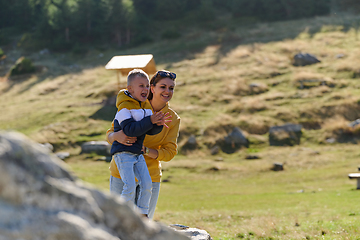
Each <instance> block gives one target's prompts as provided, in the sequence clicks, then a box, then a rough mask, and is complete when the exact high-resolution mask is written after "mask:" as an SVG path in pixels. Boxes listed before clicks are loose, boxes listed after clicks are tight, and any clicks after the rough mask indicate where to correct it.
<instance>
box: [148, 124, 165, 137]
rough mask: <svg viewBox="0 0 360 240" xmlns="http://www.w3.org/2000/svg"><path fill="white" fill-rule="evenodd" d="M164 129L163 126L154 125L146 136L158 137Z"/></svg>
mask: <svg viewBox="0 0 360 240" xmlns="http://www.w3.org/2000/svg"><path fill="white" fill-rule="evenodd" d="M163 127H164V126H163V125H160V126H158V125H156V124H154V126H153V128H152V129H150V130H149V131H148V132H147V133H146V134H147V135H156V134H158V133H160V132H161V131H162V129H163Z"/></svg>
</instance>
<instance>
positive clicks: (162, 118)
mask: <svg viewBox="0 0 360 240" xmlns="http://www.w3.org/2000/svg"><path fill="white" fill-rule="evenodd" d="M150 120H151V122H152V123H153V124H157V125H158V126H160V125H164V127H167V128H169V127H168V126H167V125H166V123H168V122H171V121H172V120H171V115H169V113H168V112H167V113H165V114H164V113H162V112H154V114H153V115H151V116H150Z"/></svg>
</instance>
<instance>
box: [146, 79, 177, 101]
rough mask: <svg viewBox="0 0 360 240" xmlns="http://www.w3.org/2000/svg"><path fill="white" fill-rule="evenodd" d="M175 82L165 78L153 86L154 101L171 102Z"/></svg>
mask: <svg viewBox="0 0 360 240" xmlns="http://www.w3.org/2000/svg"><path fill="white" fill-rule="evenodd" d="M174 88H175V81H174V80H172V79H170V78H163V79H161V80H160V81H158V82H157V83H156V85H155V86H153V85H152V86H151V92H152V93H153V99H157V100H161V101H163V102H168V101H170V100H171V98H172V96H173V94H174Z"/></svg>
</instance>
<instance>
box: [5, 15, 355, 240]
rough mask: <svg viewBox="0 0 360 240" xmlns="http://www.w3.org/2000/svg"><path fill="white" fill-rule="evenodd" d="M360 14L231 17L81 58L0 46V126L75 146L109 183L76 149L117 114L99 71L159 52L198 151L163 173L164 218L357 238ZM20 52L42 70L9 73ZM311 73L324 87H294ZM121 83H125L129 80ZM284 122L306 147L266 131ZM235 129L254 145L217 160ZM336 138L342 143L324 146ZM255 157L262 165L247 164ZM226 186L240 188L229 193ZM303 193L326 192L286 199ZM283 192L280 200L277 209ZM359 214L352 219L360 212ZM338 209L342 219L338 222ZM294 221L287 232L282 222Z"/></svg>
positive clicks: (252, 230) (233, 231)
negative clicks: (280, 166) (278, 168)
mask: <svg viewBox="0 0 360 240" xmlns="http://www.w3.org/2000/svg"><path fill="white" fill-rule="evenodd" d="M359 21H360V17H354V16H348V15H340V16H332V17H318V18H313V19H303V20H296V21H288V22H273V23H263V24H256V25H251V26H250V25H249V26H246V27H237V26H236V23H234V22H231V23H229V26H228V27H220V28H218V29H217V30H214V31H210V32H208V31H203V30H201V29H197V28H196V27H193V28H192V29H189V30H188V31H186V33H184V34H183V35H182V36H181V37H179V38H178V39H176V40H171V41H170V40H169V41H161V42H156V43H151V44H148V45H143V46H141V47H137V48H134V49H127V50H104V51H101V50H99V49H89V51H88V53H87V54H86V55H73V54H68V53H52V52H50V53H43V54H41V53H39V52H37V53H25V52H21V49H17V48H14V47H13V46H12V45H11V46H0V47H1V48H2V49H3V50H4V52H5V53H6V55H7V58H6V59H5V60H3V62H4V63H3V64H2V65H1V66H0V72H1V73H2V77H3V78H2V80H1V82H0V109H1V111H2V114H1V115H0V129H5V130H16V131H20V132H22V133H24V134H26V135H28V136H29V137H31V138H32V139H34V140H36V141H39V142H50V143H51V144H53V145H54V146H55V150H56V151H69V152H70V153H71V154H72V157H71V158H70V159H68V160H67V162H68V163H69V164H70V165H71V166H72V167H73V169H74V171H75V172H76V173H77V174H78V175H79V176H80V177H81V178H83V179H84V180H86V181H89V182H92V183H94V184H96V185H97V186H99V187H101V188H104V189H106V188H107V184H108V182H107V181H108V180H107V174H108V172H107V171H108V170H107V165H106V166H104V165H100V164H103V163H98V162H95V161H92V160H96V159H97V157H96V156H82V155H79V152H80V147H79V146H80V145H81V143H83V142H85V141H90V140H104V139H105V132H106V130H107V128H108V127H109V126H110V124H111V120H112V117H113V115H114V112H115V108H114V106H113V105H111V104H109V103H111V101H110V99H111V97H113V96H114V95H115V94H116V92H117V85H116V84H117V82H116V75H115V73H114V72H111V71H107V70H105V69H104V66H105V64H106V63H107V62H108V61H109V60H110V58H111V57H112V56H114V55H126V54H143V53H152V54H153V55H154V58H155V62H156V63H157V67H158V69H167V70H171V71H173V72H175V73H176V74H177V76H178V77H177V80H176V81H177V86H176V90H175V94H174V97H173V99H172V101H171V106H172V108H173V109H174V110H175V111H177V113H178V114H179V115H180V116H181V119H182V122H181V131H180V138H179V145H180V147H181V146H182V145H183V144H184V143H185V141H186V140H187V137H188V136H190V135H191V134H193V135H195V136H196V139H197V141H198V143H199V148H198V149H197V150H195V151H192V152H184V151H181V152H180V154H179V155H178V156H177V157H176V158H175V159H174V160H173V161H171V162H170V163H169V164H164V169H165V172H164V179H169V180H170V179H171V180H170V184H172V185H169V184H168V185H166V184H164V185H163V188H162V193H161V194H160V195H161V198H162V199H160V200H159V211H158V219H161V221H164V222H168V223H174V222H179V221H182V222H181V223H184V224H191V225H196V226H198V227H201V228H204V229H207V230H209V231H210V232H211V233H212V235H213V236H215V237H217V238H219V239H232V238H231V237H234V236H237V237H236V238H245V237H254V238H255V237H256V238H261V236H264V237H268V239H270V237H277V238H281V239H289V236H291V237H290V238H291V239H300V238H302V237H306V236H309V237H311V239H312V237H315V238H316V236H318V235H319V234H321V231H324V232H325V233H326V234H327V236H329V237H330V238H329V239H333V238H331V236H337V235H336V234H337V233H335V232H337V231H339V236H340V237H350V239H352V238H351V237H353V236H356V233H357V230H355V228H354V224H352V223H351V224H350V223H348V222H347V218H348V217H349V213H351V211H352V210H351V209H353V208H354V207H355V206H356V203H355V199H356V197H357V196H356V191H349V190H351V189H353V188H354V186H355V182H346V180H347V178H346V177H347V175H346V174H347V173H348V172H349V171H355V170H356V167H357V164H358V163H357V162H358V155H359V154H358V153H357V151H356V149H357V145H355V144H356V143H357V136H358V135H357V134H358V133H357V130H351V129H349V128H348V123H350V122H351V121H354V120H356V119H358V118H360V105H359V103H360V82H359V77H360V70H359V69H360V68H359V63H360V61H359V57H358V56H359V53H360V40H359V34H358V29H357V28H354V27H353V26H355V27H356V26H357V25H355V23H357V22H359ZM299 52H304V53H311V54H313V55H315V56H316V57H317V58H318V59H319V60H320V61H321V62H320V63H317V64H314V65H309V66H304V67H295V66H293V65H292V63H291V61H292V57H293V56H294V55H295V54H297V53H299ZM23 54H25V55H27V56H28V57H29V58H31V59H33V60H34V62H35V65H37V66H38V68H39V69H42V70H41V71H39V72H37V73H36V74H32V75H27V76H20V77H14V78H12V79H6V78H5V77H4V75H5V72H6V71H7V69H9V67H10V65H11V64H12V63H13V62H14V60H16V59H17V58H18V57H20V56H21V55H23ZM314 79H315V80H318V81H315V82H316V83H318V82H319V83H320V82H324V84H315V85H314V86H313V85H312V86H306V87H304V88H300V87H299V82H301V81H304V80H305V81H306V80H314ZM121 80H122V81H123V83H124V81H125V77H122V79H121ZM252 84H256V86H257V88H256V89H255V90H254V89H253V88H251V87H250V85H252ZM288 122H291V123H299V124H302V126H303V138H302V139H301V145H300V146H296V147H293V148H291V147H270V146H269V144H268V130H269V128H270V127H271V126H274V125H282V124H284V123H288ZM235 126H236V127H239V128H241V129H242V130H244V131H245V132H246V133H247V134H248V137H249V139H250V147H249V148H248V149H241V150H239V151H238V152H236V153H234V154H225V153H222V152H221V153H219V154H218V155H215V156H212V155H210V148H211V147H212V146H214V145H215V142H216V140H218V139H220V138H223V137H224V136H225V135H226V134H228V133H229V131H231V129H232V128H233V127H235ZM344 133H345V134H344ZM329 138H334V139H335V140H336V142H335V143H333V144H331V143H328V142H327V141H326V140H327V139H329ZM354 143H355V144H354ZM248 153H256V154H258V155H259V156H260V157H261V160H259V161H254V162H251V161H243V159H244V157H245V155H246V154H248ZM239 159H241V160H242V161H240V160H239ZM84 161H86V165H87V166H83V165H84V164H83V162H84ZM275 161H277V162H282V163H286V165H285V166H286V169H287V171H284V173H280V175H276V173H273V172H271V171H269V167H270V166H271V164H272V163H273V162H275ZM214 169H215V170H214ZM323 169H326V172H325V171H324V172H321V170H323ZM217 170H218V173H214V171H215V172H216V171H217ZM90 172H91V173H90ZM229 178H230V179H231V178H232V179H237V181H240V182H234V181H230V182H229ZM300 179H301V180H302V181H299V180H300ZM191 180H193V181H191ZM199 180H203V181H199ZM213 181H215V182H216V183H215V184H214V185H212V184H211V183H210V182H213ZM194 182H197V184H198V185H196V186H194V185H193V184H194ZM276 182H277V185H276V186H275V185H274V184H275V183H276ZM221 184H224V185H226V186H228V188H227V189H232V190H233V192H232V193H230V194H229V193H227V192H226V191H225V190H226V189H223V187H222V186H224V185H221ZM267 184H269V185H267ZM189 186H192V188H189ZM212 188H213V190H214V191H217V192H216V193H214V192H211V189H212ZM324 188H326V190H325V191H322V192H321V190H318V189H324ZM199 189H206V191H205V192H202V196H198V195H197V192H196V191H199ZM299 189H305V192H306V194H310V192H312V191H313V192H317V193H319V194H317V195H316V196H315V197H314V196H309V195H306V196H305V195H302V196H301V197H300V196H299V198H300V199H298V198H297V197H296V196H295V195H292V196H290V195H289V194H288V193H289V192H296V191H297V190H299ZM179 191H180V192H181V193H179ZM284 191H285V192H286V193H285V192H284ZM339 191H341V194H344V195H346V196H347V201H348V208H346V209H344V206H343V205H342V203H341V202H340V201H338V200H336V199H337V198H336V196H335V195H336V193H338V192H339ZM320 192H321V193H320ZM174 193H175V194H174ZM178 193H179V195H178ZM237 194H239V195H237ZM235 195H236V196H235ZM189 196H192V197H193V198H192V199H191V201H190V200H188V199H189ZM206 196H208V197H206ZM297 196H298V195H297ZM312 197H314V198H316V201H317V202H316V203H315V202H312V200H311V198H312ZM176 198H178V199H176ZM180 199H187V200H188V203H182V202H179V201H181V200H180ZM262 199H263V200H262ZM276 199H282V200H283V201H284V202H283V205H282V206H281V204H280V203H277V202H272V204H273V205H272V204H271V201H275V200H276ZM330 200H331V201H332V202H331V203H330V202H327V201H330ZM234 201H235V202H238V201H239V202H240V206H239V205H236V204H234ZM199 202H201V203H202V204H199ZM269 202H270V204H269ZM298 202H301V203H300V205H297V206H298V207H297V208H295V209H292V207H293V206H294V205H296V204H298ZM172 203H173V204H172ZM216 203H219V204H216ZM306 204H313V206H311V207H310V206H309V205H306ZM324 205H326V206H328V207H329V208H331V209H332V210H331V211H328V212H327V214H322V210H321V209H322V207H323V206H324ZM224 206H226V207H224ZM272 207H274V209H275V210H274V212H272V211H270V210H269V209H270V208H272ZM312 207H314V208H312ZM194 209H202V212H201V213H200V214H201V215H200V214H199V213H197V214H195V215H194ZM238 209H241V210H238ZM334 209H339V211H338V212H336V210H334ZM293 211H294V213H293V214H291V213H292V212H293ZM354 211H356V212H355V213H354V215H351V216H354V218H353V219H354V220H355V218H357V219H358V216H359V211H358V210H357V209H355V210H354ZM269 212H271V213H269ZM267 214H269V216H266V215H267ZM306 214H308V215H306ZM339 215H340V217H339ZM194 216H195V220H194V219H193V218H194ZM229 216H230V218H231V221H230V220H229ZM341 216H346V218H345V220H344V221H343V222H342V221H341ZM196 219H197V220H196ZM319 219H321V221H322V222H321V223H323V224H320V223H319V222H318V221H320V220H319ZM334 219H337V220H339V219H340V220H339V221H340V223H339V226H336V227H334V226H330V225H331V221H335V220H334ZM289 221H290V222H291V227H290V226H287V225H286V224H287V223H286V222H289ZM300 221H302V223H303V224H302V225H301V223H299V225H301V227H300V228H297V231H298V232H297V233H294V226H295V225H296V224H295V222H296V223H298V222H300ZM349 221H350V220H349ZM313 223H317V225H316V226H317V227H314V226H313ZM271 224H273V225H271ZM294 224H295V225H294ZM270 225H271V226H270ZM341 228H342V229H346V231H344V232H342V230H339V229H341ZM274 229H275V230H274ZM340 232H341V233H340ZM262 234H263V235H262ZM331 234H333V235H331ZM323 235H325V234H323ZM220 237H227V238H220Z"/></svg>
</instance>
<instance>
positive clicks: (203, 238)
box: [170, 224, 212, 240]
mask: <svg viewBox="0 0 360 240" xmlns="http://www.w3.org/2000/svg"><path fill="white" fill-rule="evenodd" d="M170 227H172V228H173V229H175V230H176V231H178V232H181V233H183V234H185V235H186V236H189V237H190V238H191V240H212V238H211V236H210V234H209V233H208V232H206V231H205V230H202V229H198V228H190V227H188V226H185V225H181V224H172V225H170Z"/></svg>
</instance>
